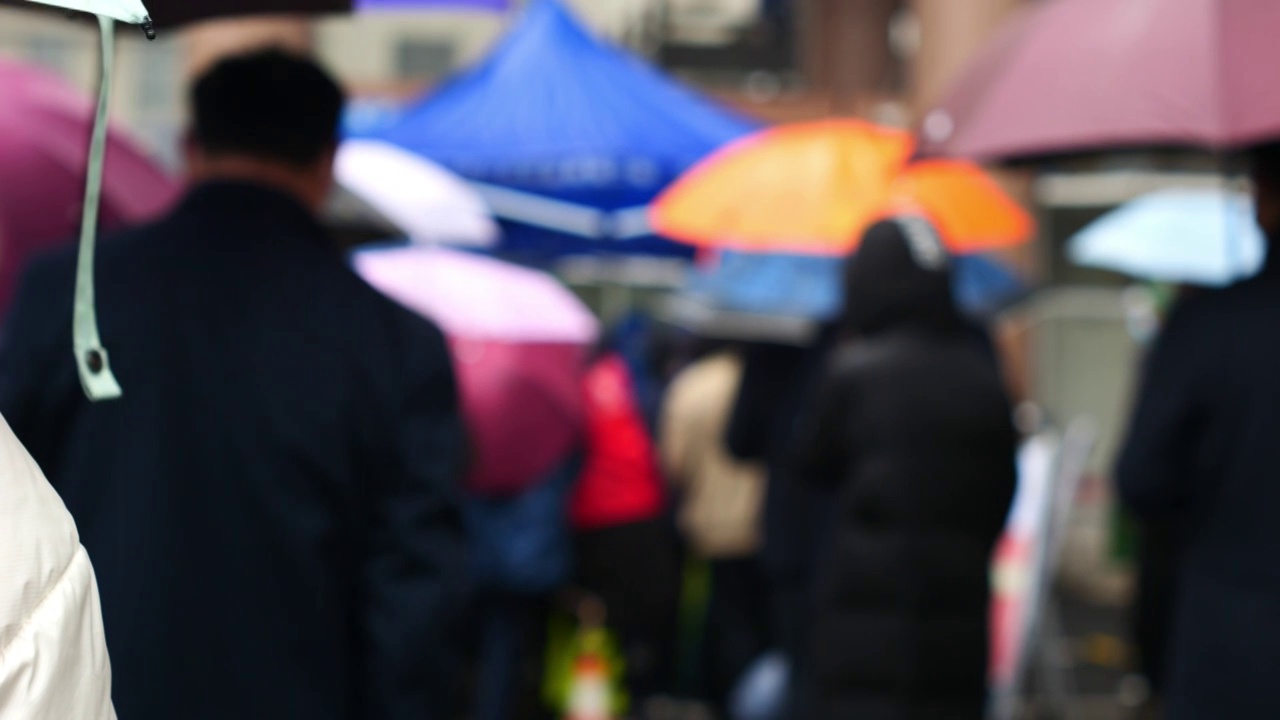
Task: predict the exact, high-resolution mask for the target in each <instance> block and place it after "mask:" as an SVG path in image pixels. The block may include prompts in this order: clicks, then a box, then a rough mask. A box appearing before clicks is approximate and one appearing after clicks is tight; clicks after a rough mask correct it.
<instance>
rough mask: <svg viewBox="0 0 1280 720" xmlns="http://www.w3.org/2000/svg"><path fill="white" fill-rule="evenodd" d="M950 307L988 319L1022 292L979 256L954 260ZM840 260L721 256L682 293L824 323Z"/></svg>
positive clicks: (839, 286) (837, 299) (837, 292)
mask: <svg viewBox="0 0 1280 720" xmlns="http://www.w3.org/2000/svg"><path fill="white" fill-rule="evenodd" d="M954 263H955V268H954V275H953V289H954V291H955V299H956V304H957V305H958V306H959V307H960V308H961V310H963V311H964V312H966V313H967V314H970V315H973V316H979V317H983V316H988V315H990V314H991V313H993V312H994V311H997V310H999V309H1000V308H1001V307H1003V306H1005V305H1006V304H1008V303H1009V302H1012V301H1013V300H1016V299H1018V298H1019V297H1021V296H1022V295H1024V294H1025V293H1026V292H1028V287H1027V284H1026V283H1025V282H1023V281H1022V279H1021V278H1019V277H1018V276H1017V275H1016V274H1015V273H1014V272H1013V271H1012V270H1010V269H1009V268H1008V267H1006V266H1005V265H1003V264H1001V263H1000V262H998V261H996V260H993V259H991V258H988V257H984V256H981V255H967V256H958V257H956V258H954ZM844 264H845V260H844V259H843V258H836V257H829V256H825V257H824V256H813V255H779V254H758V253H742V252H724V253H721V255H720V257H719V258H717V259H716V260H715V262H714V263H713V264H711V265H710V266H709V267H704V268H699V269H695V270H693V271H692V272H691V273H690V277H689V282H688V284H687V285H686V288H685V292H686V294H688V295H690V296H691V297H693V298H697V299H701V300H704V301H705V302H707V303H708V304H710V305H713V306H715V307H716V308H719V309H721V310H726V311H730V312H735V313H747V314H755V315H776V316H784V317H801V318H808V319H815V320H830V319H832V318H834V317H836V315H837V314H839V312H840V309H841V306H842V304H843V298H844V289H843V282H844V277H843V270H844Z"/></svg>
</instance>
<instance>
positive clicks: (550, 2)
mask: <svg viewBox="0 0 1280 720" xmlns="http://www.w3.org/2000/svg"><path fill="white" fill-rule="evenodd" d="M757 127H758V125H757V124H755V123H754V122H753V121H751V120H749V119H747V118H744V117H741V116H738V115H736V114H734V113H732V112H730V111H728V110H726V109H724V108H721V107H720V106H718V105H717V104H715V103H714V102H712V101H710V100H708V99H705V98H703V97H701V96H699V95H698V94H696V93H694V92H693V91H691V90H689V89H687V88H685V87H683V86H682V85H680V84H678V83H676V82H674V81H672V80H671V79H669V78H667V77H666V76H664V75H663V74H662V73H661V72H659V71H658V70H656V69H654V68H652V67H650V66H649V65H647V64H646V63H645V62H644V61H643V60H641V59H639V58H636V57H634V56H632V55H630V54H628V53H626V52H624V51H623V50H621V49H619V48H616V47H614V46H612V45H610V44H607V43H605V42H603V41H601V40H598V39H596V38H595V37H593V36H592V35H591V34H590V33H589V32H588V31H587V30H586V29H584V28H583V27H582V25H581V24H579V22H578V21H577V20H576V19H575V18H574V17H573V16H572V15H570V13H569V12H568V11H567V10H566V9H565V8H564V7H563V6H562V5H561V4H560V2H559V1H558V0H533V2H532V3H531V4H530V5H529V7H528V8H527V9H526V10H525V11H524V13H523V15H522V16H521V17H520V19H519V20H518V22H517V23H516V24H515V26H514V27H512V28H511V30H510V31H509V32H508V33H507V35H506V36H505V37H504V38H503V39H502V40H501V41H500V42H499V44H498V46H497V47H496V48H495V49H494V51H493V52H492V53H491V54H490V55H489V57H488V58H487V59H485V60H484V61H482V62H481V63H480V64H479V65H478V66H476V67H474V68H471V69H470V70H467V71H466V72H463V73H462V74H460V75H458V76H456V77H454V78H453V79H452V80H450V81H448V82H446V83H445V84H444V85H443V86H442V87H440V88H439V89H437V90H436V91H435V92H434V93H431V94H430V95H428V96H427V97H425V98H424V99H423V100H421V101H419V102H418V103H417V104H416V105H415V106H412V107H409V108H407V109H406V110H405V112H404V113H403V115H402V116H401V117H400V118H399V119H398V120H397V121H395V122H394V123H391V124H390V125H388V126H380V127H374V128H372V129H369V130H366V131H364V132H359V131H357V132H356V133H355V134H356V135H357V136H361V137H367V138H371V139H378V140H383V141H386V142H390V143H393V144H396V145H399V146H401V147H404V148H406V149H408V150H411V151H413V152H417V153H420V154H422V155H424V156H426V157H428V158H430V159H432V160H434V161H436V162H438V163H440V164H442V165H444V166H445V167H447V168H449V169H451V170H453V171H454V172H456V173H458V174H459V175H461V176H462V177H465V178H467V179H468V180H470V181H472V182H473V184H475V186H476V187H477V188H478V189H479V190H480V191H481V193H482V194H483V195H484V196H485V198H486V200H487V201H488V202H489V204H490V206H491V207H492V208H493V210H494V213H495V214H496V215H497V216H498V217H499V219H500V220H502V221H503V225H504V228H503V229H504V231H505V239H504V243H503V247H502V251H503V252H505V253H507V254H511V255H515V256H517V257H522V258H526V259H548V258H552V257H556V256H559V255H565V254H581V253H597V252H608V253H627V254H641V253H642V254H658V255H676V256H687V255H690V254H691V251H690V250H688V249H687V248H684V247H682V246H679V245H676V244H674V243H670V242H667V241H665V240H662V239H660V238H657V237H655V236H654V235H653V234H652V232H651V230H650V229H649V225H648V221H647V212H646V210H647V205H648V203H649V202H650V201H651V200H652V199H653V198H654V197H655V196H656V195H657V194H658V193H659V192H660V191H661V190H662V189H663V188H664V187H665V186H666V185H667V184H669V183H670V182H671V181H672V180H674V179H675V178H676V176H678V175H679V174H680V173H681V172H682V171H684V170H685V169H686V168H688V167H689V166H690V165H692V164H693V163H694V162H696V161H697V160H699V159H701V158H702V157H704V156H705V155H706V154H707V153H709V152H711V151H712V150H714V149H716V148H718V147H720V146H721V145H723V144H724V143H726V142H728V141H730V140H733V139H735V138H738V137H740V136H742V135H745V134H747V133H750V132H752V131H754V130H756V129H757Z"/></svg>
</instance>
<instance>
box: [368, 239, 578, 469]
mask: <svg viewBox="0 0 1280 720" xmlns="http://www.w3.org/2000/svg"><path fill="white" fill-rule="evenodd" d="M354 264H355V268H356V271H357V272H358V273H360V275H361V276H362V277H364V278H365V280H366V281H368V282H369V284H370V285H373V286H374V287H375V288H377V289H378V290H379V291H381V292H382V293H383V294H385V295H386V296H387V297H389V298H391V299H392V300H395V301H397V302H399V303H400V304H401V305H404V306H405V307H407V308H409V309H410V310H413V311H414V312H416V313H418V314H419V315H422V316H423V317H426V318H428V319H430V320H433V321H434V322H436V323H437V324H438V325H439V326H440V328H441V329H442V330H443V331H444V333H445V335H446V336H447V337H448V340H449V346H450V349H451V351H452V353H453V359H454V366H455V369H456V371H457V374H458V384H459V387H460V391H461V395H462V405H463V413H464V415H465V416H466V420H467V425H468V429H469V431H470V433H471V438H472V449H473V453H474V455H473V465H472V470H471V474H470V476H469V478H468V481H467V486H468V488H469V489H471V490H472V491H474V492H476V493H479V494H484V495H509V494H512V493H515V492H518V491H520V490H522V489H524V488H526V487H528V486H529V485H530V484H531V483H533V482H535V481H536V480H538V479H539V478H541V477H542V476H543V475H545V474H546V473H548V472H550V471H551V470H552V469H554V468H555V467H556V466H557V465H558V464H559V463H560V462H562V461H563V460H564V459H565V457H566V456H567V455H568V454H569V452H571V451H572V449H573V447H574V445H575V443H577V441H578V439H579V436H580V431H581V424H582V398H581V390H580V387H581V385H580V377H581V373H582V370H583V365H584V362H585V360H586V355H587V353H588V351H589V348H590V346H591V345H592V344H593V343H594V342H595V341H596V338H597V336H598V334H599V325H598V323H597V321H596V318H595V316H594V315H592V314H591V311H590V310H588V309H587V307H586V306H585V305H583V304H582V301H580V300H579V299H578V298H577V296H575V295H574V294H573V293H572V292H570V291H569V290H568V289H566V288H565V287H564V286H563V285H561V284H560V283H559V282H557V281H556V279H555V278H553V277H551V276H550V275H547V274H546V273H542V272H538V271H536V270H530V269H528V268H524V267H520V266H518V265H513V264H511V263H507V262H503V261H500V260H494V259H492V258H487V257H481V256H478V255H472V254H469V253H466V252H461V251H456V250H445V249H443V248H432V247H421V246H417V247H397V248H393V249H382V250H366V251H362V252H359V253H357V254H356V256H355V260H354Z"/></svg>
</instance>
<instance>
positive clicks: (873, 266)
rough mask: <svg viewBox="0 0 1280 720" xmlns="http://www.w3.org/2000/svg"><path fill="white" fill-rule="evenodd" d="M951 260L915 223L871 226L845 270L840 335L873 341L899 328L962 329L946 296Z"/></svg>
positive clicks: (928, 230) (932, 234)
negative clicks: (842, 332) (868, 336)
mask: <svg viewBox="0 0 1280 720" xmlns="http://www.w3.org/2000/svg"><path fill="white" fill-rule="evenodd" d="M951 267H952V264H951V259H950V257H948V255H947V252H946V250H945V249H944V248H943V246H942V242H941V240H940V238H939V237H938V234H937V232H936V231H935V230H934V229H933V228H932V226H930V225H929V223H928V222H927V221H925V220H923V219H919V218H903V219H894V220H885V221H881V222H879V223H876V224H875V225H873V226H871V228H870V229H868V230H867V232H866V234H865V235H863V237H862V243H861V244H860V245H859V246H858V251H857V252H856V253H855V254H854V255H853V257H852V258H851V259H850V260H849V263H848V265H847V266H846V269H845V310H844V317H843V326H844V329H845V330H846V331H848V332H853V333H855V334H858V335H863V336H866V335H875V334H876V333H880V332H884V331H886V330H893V329H897V328H898V327H903V326H919V327H926V328H929V329H933V330H939V331H956V330H959V329H961V328H962V327H963V323H962V322H961V319H960V314H959V312H958V311H957V310H956V305H955V300H954V298H953V296H952V292H951Z"/></svg>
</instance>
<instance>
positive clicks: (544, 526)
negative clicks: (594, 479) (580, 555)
mask: <svg viewBox="0 0 1280 720" xmlns="http://www.w3.org/2000/svg"><path fill="white" fill-rule="evenodd" d="M581 462H582V461H581V458H580V456H579V455H578V454H577V453H575V454H574V456H573V457H572V458H570V459H569V460H568V461H567V462H565V463H564V464H562V465H561V467H560V468H558V469H557V470H555V471H554V472H553V473H552V474H551V475H550V476H549V477H547V478H546V479H545V480H543V481H542V482H540V483H538V484H536V485H534V486H533V487H530V488H529V489H527V490H525V491H523V492H521V493H520V494H518V495H516V496H514V497H510V498H501V499H492V498H483V497H476V496H470V497H468V498H467V499H466V500H465V501H464V503H463V511H464V515H465V518H466V523H467V534H468V535H469V537H470V541H471V559H472V574H473V577H474V578H475V580H476V582H477V583H478V584H479V585H480V586H481V587H482V588H485V589H493V590H502V591H507V592H516V593H527V594H541V593H546V592H550V591H552V590H555V589H556V588H558V587H560V586H561V585H563V584H564V583H565V582H567V581H568V579H569V574H570V570H571V565H572V559H573V558H572V555H573V541H572V538H571V537H570V534H569V521H568V513H567V505H568V498H569V491H570V490H571V488H572V487H573V481H574V479H575V478H576V477H577V475H578V472H579V470H580V468H581Z"/></svg>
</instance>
